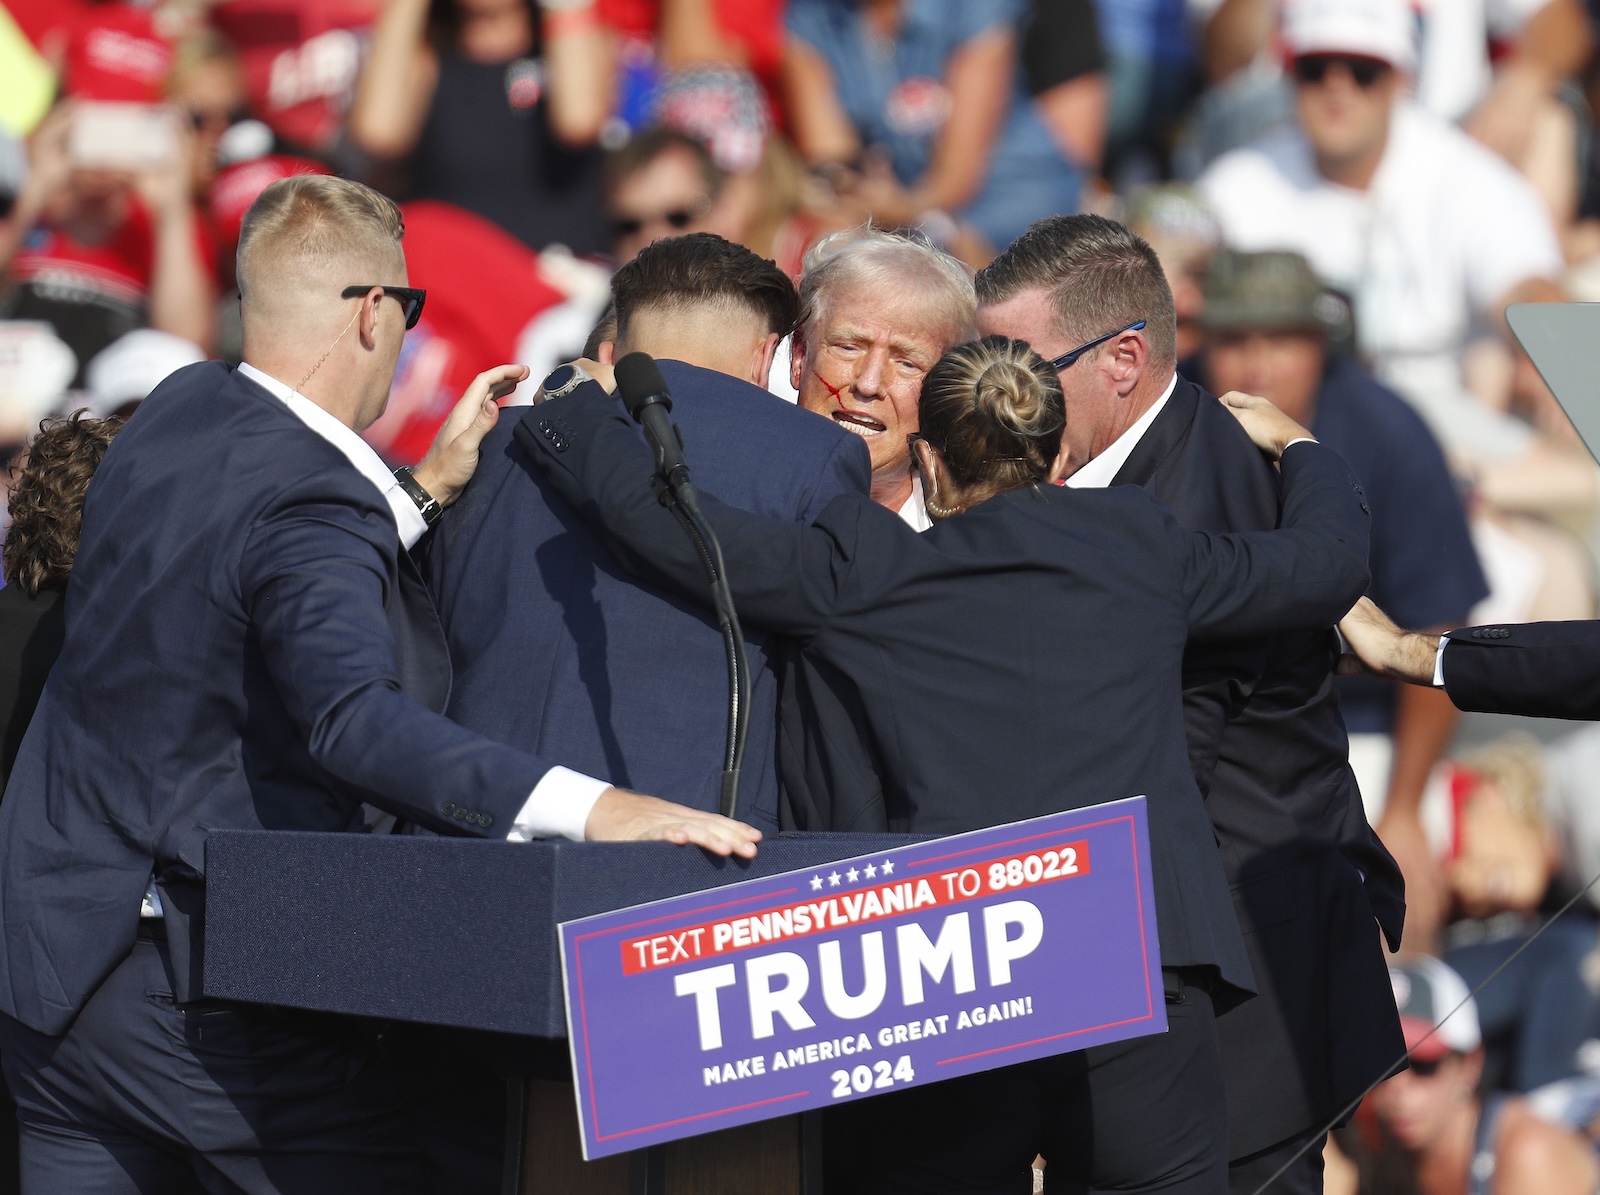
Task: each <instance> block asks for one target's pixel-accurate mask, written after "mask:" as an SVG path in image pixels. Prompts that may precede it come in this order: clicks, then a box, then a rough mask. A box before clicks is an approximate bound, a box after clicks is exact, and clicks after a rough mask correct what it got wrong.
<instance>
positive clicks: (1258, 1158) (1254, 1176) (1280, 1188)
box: [1228, 1129, 1327, 1195]
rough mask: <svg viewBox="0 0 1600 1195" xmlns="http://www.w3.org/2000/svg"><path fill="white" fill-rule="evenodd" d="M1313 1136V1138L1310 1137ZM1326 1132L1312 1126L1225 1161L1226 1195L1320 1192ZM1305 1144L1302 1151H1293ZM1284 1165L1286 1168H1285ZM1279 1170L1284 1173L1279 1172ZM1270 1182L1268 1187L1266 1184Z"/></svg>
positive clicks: (1287, 1194) (1318, 1194) (1282, 1194)
mask: <svg viewBox="0 0 1600 1195" xmlns="http://www.w3.org/2000/svg"><path fill="white" fill-rule="evenodd" d="M1313 1137H1315V1138H1316V1140H1315V1141H1312V1140H1311V1139H1312V1138H1313ZM1326 1139H1327V1133H1326V1132H1324V1131H1320V1130H1317V1129H1313V1130H1311V1131H1310V1132H1308V1133H1302V1134H1300V1135H1299V1136H1297V1137H1292V1138H1290V1139H1289V1140H1288V1141H1282V1142H1279V1143H1278V1144H1277V1145H1274V1146H1272V1148H1270V1149H1264V1150H1262V1151H1261V1152H1260V1153H1254V1154H1251V1155H1250V1156H1249V1157H1247V1158H1236V1159H1234V1160H1233V1161H1231V1162H1229V1163H1228V1195H1256V1192H1257V1191H1260V1190H1261V1188H1262V1187H1263V1186H1266V1187H1267V1189H1266V1191H1265V1192H1263V1195H1322V1147H1323V1144H1324V1142H1325V1141H1326ZM1301 1146H1306V1147H1307V1148H1306V1151H1305V1153H1303V1154H1301V1155H1300V1156H1299V1157H1298V1158H1295V1160H1294V1161H1293V1162H1291V1161H1290V1159H1291V1158H1294V1155H1295V1152H1296V1151H1297V1150H1299V1149H1300V1148H1301ZM1285 1166H1287V1167H1288V1169H1284V1167H1285ZM1280 1170H1282V1171H1283V1173H1282V1174H1279V1173H1278V1172H1279V1171H1280ZM1268 1183H1270V1184H1271V1185H1270V1186H1267V1184H1268Z"/></svg>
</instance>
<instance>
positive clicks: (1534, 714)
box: [1339, 598, 1600, 722]
mask: <svg viewBox="0 0 1600 1195" xmlns="http://www.w3.org/2000/svg"><path fill="white" fill-rule="evenodd" d="M1339 630H1340V631H1341V632H1342V633H1343V635H1344V638H1345V642H1346V644H1348V645H1349V647H1350V649H1351V653H1352V654H1350V655H1347V656H1345V658H1344V659H1343V660H1341V661H1340V670H1341V671H1346V672H1358V671H1362V670H1366V671H1369V672H1374V673H1377V674H1378V675H1379V676H1387V677H1391V678H1392V679H1394V680H1402V681H1407V682H1409V683H1410V684H1413V685H1432V686H1435V687H1437V688H1442V689H1444V691H1445V692H1446V693H1448V694H1449V695H1450V700H1451V701H1453V702H1455V703H1456V705H1457V706H1458V707H1460V708H1461V709H1464V710H1473V711H1476V712H1479V713H1485V714H1523V715H1525V716H1527V717H1530V718H1568V719H1572V720H1573V721H1583V722H1594V721H1600V622H1596V621H1592V620H1575V621H1572V622H1530V623H1513V624H1511V625H1508V626H1498V627H1489V626H1483V627H1461V628H1460V629H1458V630H1454V631H1451V632H1449V633H1448V634H1446V635H1442V636H1441V635H1433V634H1427V633H1423V632H1418V631H1405V630H1401V629H1400V628H1399V627H1397V626H1396V625H1395V624H1394V623H1393V622H1392V621H1391V620H1390V618H1389V616H1388V615H1387V614H1385V613H1384V612H1383V611H1382V610H1380V609H1378V607H1377V606H1376V605H1374V604H1373V603H1372V601H1371V600H1370V599H1368V598H1362V599H1361V601H1360V602H1358V603H1356V605H1355V607H1354V608H1353V609H1352V610H1351V611H1350V613H1349V614H1347V615H1346V616H1345V617H1344V618H1343V619H1342V620H1340V622H1339Z"/></svg>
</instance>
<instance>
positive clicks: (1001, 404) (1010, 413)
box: [972, 357, 1053, 437]
mask: <svg viewBox="0 0 1600 1195" xmlns="http://www.w3.org/2000/svg"><path fill="white" fill-rule="evenodd" d="M972 397H973V405H974V406H975V407H976V408H977V410H978V412H979V413H980V414H981V415H983V416H986V417H987V418H988V419H990V420H992V421H993V422H995V423H997V424H999V425H1000V426H1001V427H1003V428H1005V429H1006V430H1007V431H1010V432H1014V433H1015V434H1017V435H1019V436H1030V437H1031V436H1035V435H1038V434H1039V433H1040V431H1042V430H1043V428H1042V427H1041V423H1042V422H1044V421H1046V420H1048V419H1051V418H1052V417H1053V416H1052V413H1051V412H1050V411H1049V410H1048V409H1047V404H1046V402H1045V393H1044V384H1043V383H1042V382H1041V381H1040V380H1039V377H1038V375H1037V374H1035V373H1034V372H1033V370H1031V369H1029V368H1028V366H1027V364H1026V362H1024V361H1021V360H1018V359H1016V358H1015V357H1010V358H1005V357H1003V358H1001V359H999V360H996V361H991V362H990V363H989V364H988V365H987V366H986V367H985V368H984V370H983V372H982V373H980V374H979V375H978V380H977V383H976V385H975V386H974V387H973V396H972Z"/></svg>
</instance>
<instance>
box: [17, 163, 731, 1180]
mask: <svg viewBox="0 0 1600 1195" xmlns="http://www.w3.org/2000/svg"><path fill="white" fill-rule="evenodd" d="M401 232H402V228H401V223H400V214H399V211H398V209H396V208H395V206H394V205H393V204H392V203H391V202H390V201H389V200H387V199H385V198H384V197H382V196H381V195H379V194H377V193H376V192H375V191H371V190H369V189H368V188H366V187H363V186H361V185H360V184H358V183H353V182H348V181H346V180H343V179H338V178H330V177H325V176H320V175H298V176H295V177H293V178H289V179H284V180H280V181H279V182H277V183H274V184H273V185H272V186H270V187H268V188H267V189H266V190H265V191H264V192H262V195H261V197H260V198H259V199H257V200H256V202H255V204H254V205H253V206H252V207H251V209H250V211H249V213H248V214H247V215H246V217H245V222H244V230H243V233H242V235H241V238H240V250H239V255H240V268H239V277H240V283H241V308H242V314H243V324H244V355H245V359H246V361H247V362H248V364H245V365H242V366H240V367H239V368H238V369H237V370H233V369H230V368H229V367H228V366H226V365H224V364H222V363H220V362H210V363H205V364H201V365H195V366H192V367H190V368H188V369H184V370H180V371H179V372H178V373H176V374H174V375H173V376H172V377H171V378H169V379H168V380H167V381H166V382H164V383H163V384H162V385H161V386H160V387H158V388H157V390H156V391H155V393H153V394H152V395H151V396H150V397H149V398H148V399H147V400H146V401H145V403H144V405H143V406H142V407H141V408H140V410H139V414H138V417H137V419H136V421H135V422H134V423H132V424H130V428H129V430H128V431H127V432H125V433H123V435H124V436H125V437H126V438H125V439H124V438H122V437H119V439H118V440H117V441H116V442H115V443H114V448H116V449H117V450H118V451H116V452H114V453H112V452H108V454H107V456H106V458H105V461H104V462H103V464H102V465H101V467H100V469H99V471H98V472H97V473H96V475H95V481H94V485H93V487H92V488H91V489H90V492H89V497H88V500H87V502H86V505H85V509H84V519H83V535H82V540H81V543H80V546H79V550H78V554H77V556H76V558H75V560H74V564H73V599H72V602H71V603H70V604H69V605H68V608H67V626H66V636H65V643H64V646H63V648H62V652H61V655H60V657H59V659H58V660H57V662H56V665H55V668H54V670H53V671H52V672H51V675H50V679H49V681H48V682H47V684H46V686H45V690H44V693H43V696H42V697H41V699H40V701H39V706H38V709H37V712H36V713H35V715H34V720H33V722H32V723H31V725H30V728H29V733H28V735H27V737H26V738H25V739H24V742H23V745H22V747H21V749H20V751H19V752H18V755H17V760H16V764H15V766H14V767H13V769H12V772H11V779H10V783H9V785H8V788H7V794H6V796H7V799H6V801H5V802H4V804H3V806H0V943H3V946H0V1058H3V1062H4V1066H5V1072H6V1079H7V1081H8V1084H9V1087H10V1089H11V1092H12V1095H13V1097H14V1098H15V1099H16V1102H17V1106H18V1121H19V1125H20V1128H21V1135H22V1142H23V1144H22V1158H23V1162H22V1166H23V1189H24V1190H25V1191H35V1192H54V1191H107V1192H113V1191H114V1192H132V1191H138V1192H147V1193H149V1195H158V1193H159V1195H164V1193H166V1192H173V1191H191V1190H198V1189H201V1188H204V1189H205V1190H208V1191H227V1192H249V1193H252V1195H258V1193H259V1195H268V1193H272V1195H277V1193H279V1192H282V1193H285V1195H289V1193H292V1195H306V1193H311V1195H316V1193H319V1192H327V1193H329V1195H333V1193H338V1195H351V1193H355V1195H390V1193H397V1192H413V1191H415V1192H422V1191H427V1190H431V1189H433V1188H432V1186H431V1183H430V1176H429V1174H428V1171H427V1166H426V1162H425V1160H424V1157H423V1155H422V1152H421V1150H420V1148H419V1144H418V1142H419V1133H418V1131H417V1129H416V1126H415V1125H414V1123H413V1122H412V1119H411V1117H410V1114H409V1113H408V1111H407V1110H406V1108H405V1106H404V1105H403V1104H402V1103H401V1096H400V1089H399V1085H398V1084H397V1083H396V1081H395V1079H394V1077H393V1076H392V1075H391V1074H390V1073H389V1072H388V1069H387V1065H386V1063H385V1062H384V1060H383V1059H382V1058H381V1057H380V1056H379V1055H378V1054H377V1052H376V1051H375V1049H374V1048H373V1044H372V1042H371V1041H370V1040H369V1039H368V1038H367V1037H366V1036H365V1035H364V1034H363V1033H361V1032H360V1031H358V1030H356V1029H355V1028H354V1027H352V1026H350V1025H348V1024H346V1023H343V1022H341V1021H339V1020H337V1019H334V1018H326V1017H321V1016H316V1015H312V1014H296V1013H292V1012H287V1011H285V1012H280V1013H265V1012H262V1011H261V1010H259V1009H253V1008H248V1007H240V1006H232V1005H223V1004H218V1003H217V1002H214V1001H209V1000H206V999H204V998H203V997H202V994H201V985H200V976H201V963H202V959H203V955H204V942H203V935H204V924H205V918H204V915H205V901H206V876H205V859H206V840H207V835H208V833H209V831H210V830H211V829H212V828H214V827H222V828H233V829H275V830H317V831H348V832H362V831H364V830H366V829H367V826H368V816H367V813H368V806H371V807H374V809H375V810H376V811H381V812H382V813H384V814H388V815H392V817H394V818H399V819H401V820H403V821H405V822H408V823H412V824H415V825H419V826H422V827H425V828H427V829H428V830H431V831H434V832H436V833H440V834H456V835H471V836H476V837H482V838H496V839H502V840H505V839H510V840H512V841H526V840H528V839H529V838H532V837H536V836H547V837H548V836H557V835H564V836H566V837H570V838H575V839H577V838H583V837H585V836H588V837H609V838H655V839H667V840H669V841H674V842H680V843H681V842H687V841H693V842H697V843H699V844H701V845H703V846H705V847H707V848H709V849H711V850H715V851H720V852H721V853H724V854H727V853H731V852H734V851H738V852H739V853H741V854H745V855H749V854H753V853H754V851H755V841H756V840H757V839H758V838H759V835H758V834H756V833H755V832H754V831H753V830H749V829H748V828H747V827H743V826H740V825H739V824H738V823H735V822H731V821H727V820H726V819H722V818H718V817H716V816H715V815H709V814H700V813H697V812H695V811H693V810H689V809H684V808H681V807H677V806H672V805H669V804H668V803H666V802H663V801H656V800H654V799H653V798H650V797H642V796H638V795H635V794H629V793H623V792H621V791H619V790H617V789H612V788H608V787H607V786H606V785H605V784H603V783H601V782H599V781H595V780H587V781H586V780H585V778H583V777H579V776H577V775H576V774H575V773H572V772H569V771H568V770H567V769H564V768H562V767H560V766H558V765H556V764H555V761H553V760H549V759H545V758H542V757H540V756H538V755H535V754H533V753H531V752H527V751H521V750H517V749H515V748H512V747H509V746H504V745H501V744H499V743H496V742H493V741H491V740H489V739H487V738H485V737H482V736H481V735H478V734H475V733H473V732H470V731H468V730H466V729H465V728H463V727H461V726H459V725H458V724H456V723H454V722H452V721H450V720H448V719H446V718H445V717H444V716H443V715H442V714H441V713H440V712H439V711H441V710H442V709H443V708H444V702H445V698H446V695H447V694H448V693H449V690H450V664H449V660H448V658H447V656H446V651H445V640H444V634H443V631H442V630H441V628H440V625H439V619H438V615H437V613H436V612H435V610H434V607H433V605H432V603H431V602H430V601H429V599H428V597H427V594H426V591H425V589H424V587H423V581H422V577H421V575H420V573H419V572H418V570H417V568H416V566H415V565H414V564H413V562H412V560H411V557H410V554H409V552H408V551H407V549H409V548H410V547H411V546H412V545H413V544H415V543H416V542H417V541H418V540H419V539H420V538H421V537H422V535H423V534H425V532H426V531H427V528H428V526H429V525H431V524H432V523H433V522H434V521H435V520H436V519H437V518H438V515H439V513H440V508H441V507H442V506H443V505H446V504H448V503H449V502H451V501H452V500H453V499H454V497H455V496H456V494H457V493H458V492H459V490H460V489H461V487H462V486H463V485H465V483H466V482H467V480H468V479H469V478H470V477H471V475H472V472H473V470H474V468H475V466H476V463H477V455H478V450H479V444H480V442H481V441H482V439H483V437H484V435H485V433H486V432H487V431H488V430H489V429H491V428H492V427H493V426H494V425H495V423H496V421H497V418H498V411H497V408H496V407H495V405H494V402H493V399H494V397H495V396H496V395H498V394H501V393H504V392H506V391H508V390H509V389H510V387H512V386H514V385H515V384H516V383H517V382H518V381H519V380H521V379H522V377H523V376H525V375H526V373H527V370H526V369H525V368H524V367H522V366H519V365H504V366H500V367H499V368H497V369H493V370H490V371H488V372H486V373H484V374H480V375H479V377H478V378H477V379H476V381H475V382H474V383H473V385H472V386H471V387H469V389H468V391H467V394H466V396H465V397H464V398H463V400H462V401H461V403H460V404H458V405H457V407H456V409H455V411H454V412H453V413H452V415H451V417H450V419H449V420H448V421H447V422H446V424H445V427H444V429H443V430H442V432H441V434H440V438H439V440H438V441H436V443H435V447H434V450H433V451H432V452H430V455H429V459H428V460H426V461H425V462H424V464H423V466H422V467H420V468H419V469H418V470H417V471H416V473H415V474H414V475H406V474H402V475H401V476H400V477H399V478H396V477H395V476H394V475H392V474H391V473H390V472H389V470H388V469H387V468H386V467H385V466H384V465H383V463H382V462H381V461H380V460H379V459H378V457H377V455H376V454H375V453H373V452H372V450H371V449H370V448H368V447H367V446H366V445H365V444H364V443H363V441H362V440H361V439H360V438H359V436H358V435H357V432H358V431H359V430H360V429H361V428H364V427H366V426H368V425H370V424H371V423H372V422H373V420H375V419H376V418H377V417H378V416H379V415H380V414H381V413H382V411H383V408H384V404H385V402H386V400H387V396H388V391H389V386H390V384H391V382H392V380H393V377H394V369H395V362H396V359H397V358H398V356H399V354H400V348H401V343H402V340H403V338H404V335H405V330H406V327H407V326H408V325H409V324H411V323H414V322H415V321H416V318H417V316H418V315H419V314H420V312H421V309H422V300H423V295H422V292H421V291H420V290H416V289H414V288H411V287H409V286H407V285H406V282H407V278H406V269H405V261H404V257H403V255H402V253H401V251H400V243H399V242H400V236H401ZM375 817H376V815H375V814H374V820H375ZM261 915H262V916H264V917H270V916H271V915H272V910H270V909H263V910H262V911H261ZM397 915H402V916H403V915H404V914H403V911H400V912H398V914H397Z"/></svg>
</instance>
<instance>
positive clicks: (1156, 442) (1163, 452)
mask: <svg viewBox="0 0 1600 1195" xmlns="http://www.w3.org/2000/svg"><path fill="white" fill-rule="evenodd" d="M1199 409H1200V388H1199V387H1198V386H1195V385H1193V384H1192V383H1190V382H1188V381H1186V380H1185V379H1183V378H1182V377H1180V378H1179V379H1178V384H1177V386H1176V387H1175V388H1174V389H1173V391H1172V397H1171V398H1169V399H1167V405H1166V406H1164V407H1162V408H1161V413H1160V414H1159V415H1157V416H1156V418H1155V422H1154V423H1152V424H1151V425H1150V429H1149V430H1148V431H1147V432H1145V434H1144V435H1143V436H1142V437H1141V438H1140V440H1139V442H1138V443H1137V444H1135V445H1134V446H1133V451H1132V452H1131V453H1130V454H1129V455H1128V459H1127V460H1125V461H1123V462H1122V468H1120V469H1118V470H1117V475H1116V476H1115V477H1113V478H1112V479H1111V484H1112V485H1149V484H1150V479H1151V478H1152V477H1154V476H1155V472H1156V470H1157V469H1158V468H1159V467H1160V465H1161V462H1162V461H1164V460H1166V459H1167V457H1169V456H1171V455H1172V452H1173V450H1174V449H1176V448H1177V447H1178V445H1179V444H1181V443H1183V438H1184V437H1185V436H1187V435H1188V434H1189V427H1190V425H1192V424H1193V423H1194V416H1195V412H1196V411H1198V410H1199Z"/></svg>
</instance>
